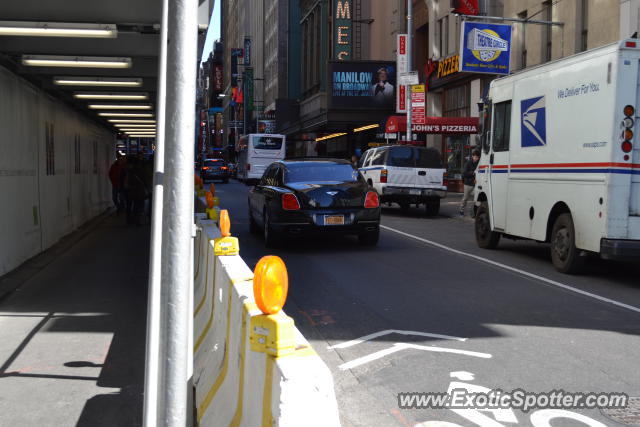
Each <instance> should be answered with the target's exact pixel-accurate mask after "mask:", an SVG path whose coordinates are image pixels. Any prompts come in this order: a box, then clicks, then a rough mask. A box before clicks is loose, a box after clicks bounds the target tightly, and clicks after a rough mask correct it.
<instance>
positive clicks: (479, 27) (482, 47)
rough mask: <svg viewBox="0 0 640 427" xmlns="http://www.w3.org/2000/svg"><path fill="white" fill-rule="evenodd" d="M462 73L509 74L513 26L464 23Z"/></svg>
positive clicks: (461, 51)
mask: <svg viewBox="0 0 640 427" xmlns="http://www.w3.org/2000/svg"><path fill="white" fill-rule="evenodd" d="M460 39H461V45H462V46H461V48H460V71H463V72H467V73H489V74H509V63H510V60H511V25H499V24H483V23H479V22H468V21H465V22H463V23H462V35H461V37H460Z"/></svg>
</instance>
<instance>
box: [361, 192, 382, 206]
mask: <svg viewBox="0 0 640 427" xmlns="http://www.w3.org/2000/svg"><path fill="white" fill-rule="evenodd" d="M378 206H380V199H379V198H378V193H376V192H375V191H369V192H368V193H367V197H366V198H365V199H364V207H365V208H368V209H370V208H377V207H378Z"/></svg>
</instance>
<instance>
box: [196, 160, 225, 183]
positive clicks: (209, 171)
mask: <svg viewBox="0 0 640 427" xmlns="http://www.w3.org/2000/svg"><path fill="white" fill-rule="evenodd" d="M200 178H202V180H203V181H205V182H206V181H207V180H209V181H213V180H215V179H219V180H222V182H224V183H227V182H229V167H228V166H227V163H226V162H225V161H224V160H222V159H206V160H204V161H203V162H202V166H201V167H200Z"/></svg>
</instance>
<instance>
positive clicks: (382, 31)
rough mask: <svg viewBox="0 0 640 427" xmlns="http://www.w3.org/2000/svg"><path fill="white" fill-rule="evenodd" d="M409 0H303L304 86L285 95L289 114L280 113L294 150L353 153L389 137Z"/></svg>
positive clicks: (280, 128) (280, 124)
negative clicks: (387, 128) (399, 47)
mask: <svg viewBox="0 0 640 427" xmlns="http://www.w3.org/2000/svg"><path fill="white" fill-rule="evenodd" d="M404 4H405V0H392V1H384V2H382V1H377V0H329V1H322V0H301V1H300V16H301V19H300V21H299V28H300V34H301V37H300V77H301V78H300V94H299V96H298V97H297V98H293V97H291V96H289V98H288V99H287V100H282V102H281V103H280V105H281V106H282V108H283V110H284V111H286V114H285V115H284V116H283V117H282V119H281V120H278V131H279V132H281V133H284V134H286V135H287V139H288V151H289V154H290V155H291V154H295V155H314V156H315V155H328V156H340V157H349V156H350V155H351V154H354V153H357V152H361V151H362V150H363V149H365V148H367V147H368V146H369V143H371V142H374V143H380V142H381V141H384V137H383V135H384V126H383V123H384V122H385V121H386V119H387V118H388V117H389V116H390V115H393V114H394V111H395V90H396V86H397V84H396V81H397V70H396V64H395V59H396V57H395V49H396V35H397V34H399V33H400V32H404V29H405V27H406V21H405V14H406V13H405V8H404ZM289 57H290V58H291V52H289ZM289 95H291V93H290V94H289ZM276 114H277V115H279V114H280V111H279V110H278V111H277V112H276Z"/></svg>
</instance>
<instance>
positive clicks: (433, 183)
mask: <svg viewBox="0 0 640 427" xmlns="http://www.w3.org/2000/svg"><path fill="white" fill-rule="evenodd" d="M359 171H360V173H361V174H362V176H363V177H364V178H365V179H366V180H367V182H368V183H369V185H370V186H372V187H373V188H374V189H375V190H376V191H377V192H378V194H379V195H380V199H381V201H382V202H383V203H398V204H399V205H400V207H401V208H402V209H405V210H406V209H407V208H409V206H410V205H412V204H415V205H420V204H424V205H425V212H426V214H427V215H428V216H435V215H437V214H438V211H439V210H440V199H442V198H444V197H446V196H447V183H446V179H445V169H444V168H443V167H442V160H441V158H440V153H439V152H438V150H435V149H433V148H426V147H417V146H412V145H387V146H382V147H377V148H372V149H369V150H367V151H366V152H365V153H364V155H363V156H362V158H361V159H360V165H359Z"/></svg>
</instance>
